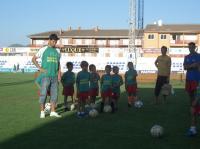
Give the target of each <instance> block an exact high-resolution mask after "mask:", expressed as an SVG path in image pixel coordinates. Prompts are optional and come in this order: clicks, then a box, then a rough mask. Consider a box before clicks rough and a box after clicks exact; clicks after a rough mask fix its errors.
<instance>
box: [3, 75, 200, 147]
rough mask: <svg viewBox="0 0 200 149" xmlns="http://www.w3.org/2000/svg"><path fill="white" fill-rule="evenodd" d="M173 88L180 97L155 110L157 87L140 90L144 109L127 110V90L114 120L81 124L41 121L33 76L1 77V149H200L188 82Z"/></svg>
mask: <svg viewBox="0 0 200 149" xmlns="http://www.w3.org/2000/svg"><path fill="white" fill-rule="evenodd" d="M172 84H173V86H174V88H175V95H174V96H169V97H168V98H167V102H166V103H164V104H159V105H154V104H152V100H153V99H154V96H153V87H154V83H152V84H151V83H149V84H139V96H140V98H141V99H142V100H143V102H144V106H143V108H141V109H135V108H130V109H128V108H127V95H126V93H125V92H124V89H123V88H124V87H122V94H121V98H120V100H119V110H118V111H117V112H116V113H115V114H111V113H103V114H100V115H99V116H98V117H96V118H89V117H88V118H83V119H79V118H77V117H76V115H75V112H73V111H70V112H63V113H61V115H62V118H51V117H49V116H48V117H46V118H45V119H40V118H39V103H38V96H37V88H36V86H35V85H34V82H33V74H20V73H0V149H40V148H41V149H50V148H59V149H62V148H63V149H64V148H65V149H122V148H124V149H128V148H130V149H131V148H133V149H198V148H200V134H199V135H198V136H197V137H194V138H188V137H187V136H186V131H187V129H188V127H189V125H190V115H189V99H188V96H187V94H186V93H185V91H184V82H182V83H181V82H172ZM61 91H62V87H61V86H60V87H59V101H58V103H63V97H62V94H61ZM62 108H63V107H60V108H59V109H58V111H62ZM154 124H159V125H161V126H163V127H164V130H165V133H164V136H163V137H162V138H153V137H152V136H151V134H150V129H151V127H152V126H153V125H154ZM199 126H200V123H198V130H199V132H200V127H199Z"/></svg>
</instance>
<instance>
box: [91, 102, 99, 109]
mask: <svg viewBox="0 0 200 149" xmlns="http://www.w3.org/2000/svg"><path fill="white" fill-rule="evenodd" d="M90 106H91V108H92V109H96V108H97V107H98V106H97V104H95V103H91V104H90Z"/></svg>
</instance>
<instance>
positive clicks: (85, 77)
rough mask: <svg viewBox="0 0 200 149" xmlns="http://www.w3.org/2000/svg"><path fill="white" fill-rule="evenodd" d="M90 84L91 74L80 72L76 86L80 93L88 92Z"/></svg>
mask: <svg viewBox="0 0 200 149" xmlns="http://www.w3.org/2000/svg"><path fill="white" fill-rule="evenodd" d="M89 83H90V73H89V72H87V71H80V72H79V73H78V74H77V77H76V86H77V90H78V91H79V92H88V91H89Z"/></svg>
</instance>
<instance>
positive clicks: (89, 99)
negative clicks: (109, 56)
mask: <svg viewBox="0 0 200 149" xmlns="http://www.w3.org/2000/svg"><path fill="white" fill-rule="evenodd" d="M66 66H67V71H66V72H65V73H64V74H63V75H62V78H61V83H62V85H63V96H64V106H65V111H68V110H69V109H68V106H67V103H68V102H67V98H68V96H70V97H71V98H72V102H74V99H73V97H74V85H75V84H76V91H77V98H78V109H77V111H78V112H77V115H78V116H79V117H84V116H85V115H86V111H85V105H86V104H95V101H96V97H97V96H98V95H99V90H100V91H101V98H102V101H101V103H100V112H102V111H103V109H104V106H105V105H110V106H111V108H112V112H113V113H114V112H115V111H116V110H117V109H118V107H117V103H118V100H119V98H120V86H121V85H122V84H123V79H122V76H121V75H119V68H118V67H117V66H113V68H111V66H110V65H106V66H105V74H103V75H102V76H101V77H100V75H99V74H98V73H97V71H96V66H95V65H94V64H91V65H89V64H88V62H87V61H82V62H81V64H80V67H81V69H82V70H81V71H80V72H78V74H77V76H76V77H75V73H73V72H72V70H73V63H71V62H67V64H66ZM88 66H89V71H88ZM128 68H129V70H128V71H127V72H126V74H125V88H126V91H127V93H128V107H131V105H132V104H133V103H134V100H135V99H136V92H137V81H136V77H137V72H136V70H135V69H134V67H133V63H132V62H129V63H128ZM111 71H113V74H111ZM99 82H100V89H99Z"/></svg>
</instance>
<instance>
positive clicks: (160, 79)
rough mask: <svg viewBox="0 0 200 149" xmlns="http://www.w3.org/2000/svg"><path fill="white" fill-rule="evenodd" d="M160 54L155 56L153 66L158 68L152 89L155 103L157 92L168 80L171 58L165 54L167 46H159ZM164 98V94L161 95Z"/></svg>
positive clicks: (158, 92) (157, 98)
mask: <svg viewBox="0 0 200 149" xmlns="http://www.w3.org/2000/svg"><path fill="white" fill-rule="evenodd" d="M161 54H162V55H160V56H158V57H157V59H156V61H155V66H156V67H157V69H158V73H157V80H156V85H155V89H154V94H155V103H156V104H157V103H158V101H159V94H160V91H161V89H162V86H163V85H164V84H168V83H169V80H170V72H171V58H170V57H169V56H168V55H167V47H166V46H162V47H161ZM163 97H164V100H165V99H166V96H163Z"/></svg>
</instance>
